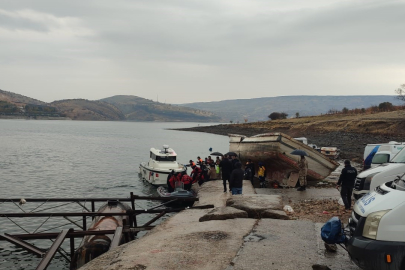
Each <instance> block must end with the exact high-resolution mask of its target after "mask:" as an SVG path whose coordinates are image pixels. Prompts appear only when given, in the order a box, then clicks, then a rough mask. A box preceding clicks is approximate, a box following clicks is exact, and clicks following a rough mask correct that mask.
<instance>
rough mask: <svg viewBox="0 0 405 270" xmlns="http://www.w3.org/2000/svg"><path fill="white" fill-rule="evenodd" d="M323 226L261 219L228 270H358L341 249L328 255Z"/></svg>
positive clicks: (303, 222) (307, 222)
mask: <svg viewBox="0 0 405 270" xmlns="http://www.w3.org/2000/svg"><path fill="white" fill-rule="evenodd" d="M321 225H322V224H320V225H319V224H315V223H313V222H311V221H292V220H275V219H262V220H260V221H259V222H258V225H257V226H256V227H255V229H254V230H253V231H252V233H251V234H250V235H248V236H247V237H245V242H244V244H243V247H242V248H241V250H240V251H239V253H238V255H237V256H236V258H235V260H234V261H233V266H229V267H228V268H227V270H243V269H250V270H256V269H257V270H261V269H268V270H290V269H291V270H296V269H312V266H313V265H315V264H319V265H326V266H328V267H330V268H331V269H333V270H346V269H347V270H358V269H359V268H357V267H356V266H355V265H354V264H353V263H352V262H351V261H350V259H349V257H348V255H347V253H345V252H344V250H343V249H341V248H340V247H339V250H338V252H337V253H336V254H329V253H328V254H326V253H325V248H324V246H323V241H322V239H321V238H320V226H321Z"/></svg>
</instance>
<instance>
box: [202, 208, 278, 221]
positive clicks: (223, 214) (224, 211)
mask: <svg viewBox="0 0 405 270" xmlns="http://www.w3.org/2000/svg"><path fill="white" fill-rule="evenodd" d="M284 214H285V213H284ZM234 218H248V214H247V213H246V212H245V211H243V210H239V209H236V208H234V207H228V206H226V207H217V208H214V209H212V210H211V211H209V212H208V213H207V214H205V215H204V216H202V217H200V222H203V221H209V220H225V219H234Z"/></svg>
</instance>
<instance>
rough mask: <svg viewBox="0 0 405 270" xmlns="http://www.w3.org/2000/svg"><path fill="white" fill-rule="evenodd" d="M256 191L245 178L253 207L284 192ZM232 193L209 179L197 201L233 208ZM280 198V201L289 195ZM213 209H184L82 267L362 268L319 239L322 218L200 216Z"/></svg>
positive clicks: (87, 269)
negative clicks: (316, 220) (315, 220)
mask: <svg viewBox="0 0 405 270" xmlns="http://www.w3.org/2000/svg"><path fill="white" fill-rule="evenodd" d="M255 193H256V192H255V190H254V188H253V187H252V185H251V183H250V181H244V184H243V194H244V195H241V197H242V198H243V197H246V198H249V196H250V198H249V200H250V202H249V205H250V206H249V207H251V204H252V201H253V203H255V202H256V201H257V205H255V206H252V207H253V208H254V207H256V208H254V209H259V208H260V207H263V203H261V202H263V201H265V202H267V201H270V202H272V201H277V198H280V195H254V194H255ZM238 196H240V195H238ZM272 196H275V197H272ZM231 197H236V196H232V195H230V193H224V192H223V186H222V181H210V182H207V183H204V185H203V186H202V187H200V189H199V198H200V201H199V202H198V205H205V204H214V205H215V207H216V209H217V210H218V209H234V208H232V207H225V206H226V204H227V201H228V204H229V202H230V200H229V199H230V198H231ZM239 198H240V197H239ZM252 198H253V199H252ZM278 200H279V201H280V205H281V204H282V201H284V200H280V199H278ZM260 201H261V202H260ZM235 205H236V204H235ZM273 206H274V205H273ZM235 207H239V206H235ZM271 209H275V208H274V207H272V208H271ZM259 210H260V211H262V210H263V209H259ZM259 210H258V211H259ZM210 211H211V212H213V210H212V209H204V210H201V209H198V210H197V209H195V210H192V209H189V210H185V211H182V212H180V213H178V214H176V215H174V216H172V217H170V218H169V219H167V220H166V221H164V222H163V223H162V224H160V225H158V226H157V227H156V228H154V229H153V230H152V231H150V232H149V233H147V234H146V235H145V236H144V237H142V238H140V239H138V240H135V241H132V242H130V243H128V244H125V245H123V246H120V247H118V248H116V249H114V250H112V251H110V252H108V253H106V254H104V255H102V256H100V257H98V258H96V259H94V260H93V261H91V262H90V263H88V264H86V265H85V266H83V267H82V268H80V269H81V270H96V269H97V270H100V269H103V270H107V269H108V270H118V269H128V270H129V269H131V270H137V269H150V270H152V269H153V270H154V269H156V270H157V269H207V270H215V269H218V270H224V269H226V270H242V269H274V270H275V269H279V270H281V269H313V268H312V267H313V265H316V264H319V265H323V266H328V267H329V268H330V269H333V270H336V269H342V270H343V269H349V270H355V269H358V268H357V267H356V266H354V265H353V264H352V263H351V262H350V260H349V258H348V256H347V254H346V253H345V251H344V250H343V249H341V248H339V250H338V252H337V253H335V254H327V253H326V252H325V249H324V247H323V242H322V240H321V239H320V226H322V224H316V223H313V222H311V221H302V220H279V219H267V218H262V219H255V218H235V219H226V220H210V221H204V222H200V221H199V220H200V218H201V217H203V216H205V215H206V214H207V213H209V212H210ZM235 211H240V210H236V209H235ZM274 211H278V210H274ZM219 212H221V211H219ZM262 213H264V212H262ZM314 269H315V268H314ZM323 269H327V268H323Z"/></svg>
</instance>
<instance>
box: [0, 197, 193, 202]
mask: <svg viewBox="0 0 405 270" xmlns="http://www.w3.org/2000/svg"><path fill="white" fill-rule="evenodd" d="M134 198H135V199H137V200H156V201H170V200H173V198H169V197H152V196H138V195H134ZM24 199H25V201H26V202H27V203H28V202H89V201H90V202H93V201H94V202H106V201H109V200H110V201H121V202H130V201H131V198H28V199H27V198H24ZM176 199H179V200H181V201H198V198H176ZM20 200H21V198H0V202H15V203H18V202H19V201H20Z"/></svg>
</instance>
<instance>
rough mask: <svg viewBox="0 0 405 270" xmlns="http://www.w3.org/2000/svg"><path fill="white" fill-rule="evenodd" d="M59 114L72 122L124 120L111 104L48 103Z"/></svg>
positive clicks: (96, 102)
mask: <svg viewBox="0 0 405 270" xmlns="http://www.w3.org/2000/svg"><path fill="white" fill-rule="evenodd" d="M50 105H51V106H53V107H56V108H57V109H58V111H59V112H60V113H62V114H63V115H64V116H66V117H69V118H71V119H73V120H92V121H97V120H110V121H111V120H116V121H119V120H126V119H125V116H124V114H123V113H122V112H121V111H120V110H119V109H117V108H116V107H114V106H113V105H111V104H108V103H105V102H101V101H91V100H85V99H68V100H59V101H54V102H51V103H50Z"/></svg>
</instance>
